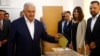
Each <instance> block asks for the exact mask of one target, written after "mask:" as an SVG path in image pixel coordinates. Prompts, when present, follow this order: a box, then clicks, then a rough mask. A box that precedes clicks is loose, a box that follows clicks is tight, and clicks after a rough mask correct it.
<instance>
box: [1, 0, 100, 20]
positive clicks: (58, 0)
mask: <svg viewBox="0 0 100 56" xmlns="http://www.w3.org/2000/svg"><path fill="white" fill-rule="evenodd" d="M91 1H92V0H10V5H9V6H0V9H5V10H6V11H7V12H9V13H10V19H11V20H14V19H16V18H18V17H19V13H20V11H21V10H22V9H23V5H24V3H26V2H32V3H34V4H35V5H36V18H38V19H39V18H40V17H41V16H42V6H63V10H64V11H66V10H69V11H71V12H72V11H73V9H74V7H76V6H81V7H82V9H83V11H84V14H85V19H87V18H88V17H89V16H90V14H89V4H90V2H91ZM98 1H100V0H98Z"/></svg>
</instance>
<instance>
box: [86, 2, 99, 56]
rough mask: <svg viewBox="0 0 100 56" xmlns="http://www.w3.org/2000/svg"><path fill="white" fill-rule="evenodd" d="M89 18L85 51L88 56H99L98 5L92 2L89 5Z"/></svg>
mask: <svg viewBox="0 0 100 56" xmlns="http://www.w3.org/2000/svg"><path fill="white" fill-rule="evenodd" d="M90 14H91V16H92V17H90V18H89V19H88V20H87V29H86V37H85V40H86V47H87V48H86V49H87V51H89V52H90V56H100V3H99V1H92V2H91V4H90Z"/></svg>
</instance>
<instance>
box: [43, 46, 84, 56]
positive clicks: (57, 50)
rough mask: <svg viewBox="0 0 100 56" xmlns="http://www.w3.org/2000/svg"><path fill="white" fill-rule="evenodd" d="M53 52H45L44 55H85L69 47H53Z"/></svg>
mask: <svg viewBox="0 0 100 56" xmlns="http://www.w3.org/2000/svg"><path fill="white" fill-rule="evenodd" d="M52 49H53V52H45V55H44V56H83V55H82V54H79V53H77V52H75V51H73V50H71V49H69V48H65V49H63V48H52Z"/></svg>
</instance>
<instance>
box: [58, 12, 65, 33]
mask: <svg viewBox="0 0 100 56" xmlns="http://www.w3.org/2000/svg"><path fill="white" fill-rule="evenodd" d="M64 13H65V11H64V12H63V13H62V19H61V20H60V21H59V22H58V33H61V34H63V24H64Z"/></svg>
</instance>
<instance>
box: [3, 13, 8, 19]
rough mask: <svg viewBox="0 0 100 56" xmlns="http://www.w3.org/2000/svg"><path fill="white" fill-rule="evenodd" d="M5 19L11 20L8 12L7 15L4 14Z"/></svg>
mask: <svg viewBox="0 0 100 56" xmlns="http://www.w3.org/2000/svg"><path fill="white" fill-rule="evenodd" d="M4 19H5V20H9V13H7V12H6V13H5V14H4Z"/></svg>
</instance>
